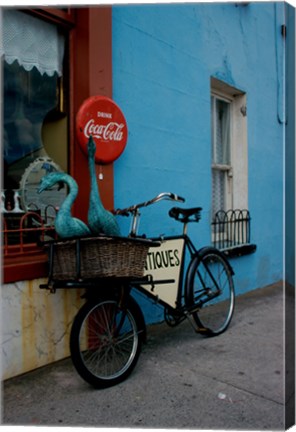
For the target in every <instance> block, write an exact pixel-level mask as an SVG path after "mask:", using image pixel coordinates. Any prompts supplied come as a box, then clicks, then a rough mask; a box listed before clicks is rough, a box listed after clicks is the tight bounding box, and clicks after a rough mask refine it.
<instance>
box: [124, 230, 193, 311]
mask: <svg viewBox="0 0 296 432" xmlns="http://www.w3.org/2000/svg"><path fill="white" fill-rule="evenodd" d="M178 239H183V240H184V250H183V254H182V260H181V263H180V270H179V284H178V288H177V297H176V307H175V308H174V307H172V306H171V305H169V304H168V303H166V302H165V301H164V300H162V299H160V298H159V297H158V296H156V295H155V294H153V289H154V287H155V286H156V285H160V284H168V283H172V282H174V281H175V280H174V279H160V280H154V279H153V278H151V277H149V276H148V280H146V281H145V280H136V281H132V282H131V285H132V286H133V287H135V288H136V289H138V290H139V291H140V292H141V293H143V294H144V295H146V296H147V297H148V298H150V299H152V300H154V301H155V302H156V303H159V304H160V305H162V306H163V307H165V308H168V309H169V310H171V311H175V312H176V311H180V312H181V311H185V308H184V302H182V298H183V297H184V294H185V287H186V286H187V284H188V280H189V279H188V277H189V271H190V266H191V263H192V262H193V258H194V256H196V257H197V256H198V250H197V249H196V248H195V246H194V244H193V243H192V241H191V240H190V238H189V237H188V235H187V234H182V235H178V236H169V237H160V238H153V239H151V240H154V241H170V240H178ZM156 250H157V248H156ZM186 251H187V253H186ZM188 252H189V258H190V261H189V264H188V267H187V271H186V276H185V279H184V269H185V261H186V257H187V256H188ZM143 285H150V286H151V291H152V292H149V291H148V290H146V289H145V288H143V287H142V286H143Z"/></svg>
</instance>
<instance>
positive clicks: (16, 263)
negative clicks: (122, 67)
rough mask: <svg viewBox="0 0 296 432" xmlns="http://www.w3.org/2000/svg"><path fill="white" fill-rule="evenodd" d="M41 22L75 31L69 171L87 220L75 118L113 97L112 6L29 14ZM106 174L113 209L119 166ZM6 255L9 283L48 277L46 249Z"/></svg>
mask: <svg viewBox="0 0 296 432" xmlns="http://www.w3.org/2000/svg"><path fill="white" fill-rule="evenodd" d="M26 12H29V13H32V14H34V15H35V16H38V17H39V18H42V19H46V20H47V21H51V22H54V23H56V24H58V25H60V26H62V27H64V28H66V29H68V31H69V42H70V43H69V50H70V52H69V56H70V64H69V71H70V76H69V83H70V92H69V93H70V101H69V105H70V111H69V150H68V151H69V171H70V174H71V175H72V176H73V177H74V178H75V179H76V181H77V183H78V185H79V195H78V197H77V200H76V202H75V203H74V208H73V213H74V215H75V216H76V217H79V218H81V219H82V220H84V221H85V220H86V216H87V210H88V200H89V190H90V184H89V176H88V164H87V158H86V157H85V155H84V154H83V153H82V150H81V149H80V146H79V145H78V142H77V139H76V137H75V117H76V114H77V112H78V110H79V107H80V105H81V104H82V102H83V101H84V100H85V99H87V98H88V97H89V96H93V95H104V96H108V97H112V6H108V5H107V6H96V7H91V8H77V9H76V8H67V9H56V8H39V9H26ZM102 41H103V43H102ZM99 171H101V172H102V173H103V181H101V182H100V193H101V196H102V200H103V203H104V205H105V207H106V208H108V209H112V208H113V206H114V202H113V196H114V195H113V164H110V165H106V166H103V167H97V174H99ZM3 248H4V252H3V254H2V260H3V270H4V271H3V282H4V283H9V282H15V281H19V280H29V279H36V278H39V277H44V276H46V275H47V255H46V252H45V250H44V249H43V248H42V247H38V246H37V245H35V244H29V245H26V246H25V247H24V248H18V249H15V250H14V251H13V249H12V247H10V246H8V249H7V250H5V245H4V244H3Z"/></svg>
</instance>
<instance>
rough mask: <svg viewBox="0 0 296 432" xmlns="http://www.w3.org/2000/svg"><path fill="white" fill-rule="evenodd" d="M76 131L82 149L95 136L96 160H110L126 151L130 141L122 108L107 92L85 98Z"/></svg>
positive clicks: (105, 161)
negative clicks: (106, 94) (103, 94)
mask: <svg viewBox="0 0 296 432" xmlns="http://www.w3.org/2000/svg"><path fill="white" fill-rule="evenodd" d="M76 133H77V137H78V141H79V144H80V146H81V148H82V150H83V151H84V152H85V153H86V154H87V143H88V140H89V137H90V136H92V137H93V139H94V141H95V143H96V153H95V161H96V162H98V163H101V164H108V163H111V162H113V161H114V160H116V159H117V158H118V157H119V156H120V155H121V153H122V152H123V150H124V148H125V146H126V142H127V124H126V120H125V118H124V115H123V113H122V111H121V109H120V108H119V107H118V105H116V103H115V102H114V101H113V100H112V99H109V98H107V97H106V96H91V97H89V98H88V99H86V100H85V101H84V102H83V104H82V105H81V107H80V108H79V111H78V113H77V116H76Z"/></svg>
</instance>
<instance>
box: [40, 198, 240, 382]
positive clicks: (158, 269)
mask: <svg viewBox="0 0 296 432" xmlns="http://www.w3.org/2000/svg"><path fill="white" fill-rule="evenodd" d="M161 200H170V201H175V202H184V201H185V200H184V198H181V197H179V196H177V195H175V194H173V193H161V194H159V195H158V196H156V197H155V198H153V199H152V200H149V201H146V202H143V203H140V204H136V205H133V206H131V207H128V208H125V209H118V210H116V211H115V212H114V213H115V214H117V215H125V216H129V215H131V216H132V222H131V229H130V233H129V237H130V238H134V239H137V238H139V236H138V226H139V219H140V216H141V213H140V209H141V208H144V207H147V206H150V205H152V204H155V203H156V202H159V201H161ZM201 210H202V209H201V208H200V207H195V208H187V209H185V208H181V207H173V208H171V209H170V210H169V216H170V217H172V218H174V219H175V220H176V221H179V222H181V223H182V224H183V232H182V234H180V235H177V236H168V237H166V236H161V237H159V238H153V239H151V241H152V242H153V247H151V248H150V249H149V250H148V254H147V259H146V265H145V270H144V276H143V277H142V278H133V277H132V276H131V277H130V278H129V277H128V278H124V279H120V278H119V279H116V278H106V279H98V280H94V281H88V284H85V282H84V281H83V280H82V281H81V282H80V283H81V285H80V286H84V287H87V288H89V289H87V290H86V293H85V295H84V297H85V298H86V300H87V301H86V303H85V304H84V305H83V306H82V308H81V309H80V310H79V311H78V313H77V315H76V317H75V318H74V321H73V325H72V328H71V334H70V352H71V358H72V362H73V364H74V366H75V368H76V370H77V372H78V374H79V375H80V376H81V377H82V378H83V379H84V380H85V381H86V382H88V383H89V384H91V385H92V386H94V387H96V388H105V387H109V386H112V385H115V384H118V383H120V382H122V381H123V380H124V379H126V378H127V377H128V376H129V375H130V373H131V372H132V370H133V369H134V367H135V366H136V364H137V361H138V358H139V355H140V352H141V347H142V343H143V342H144V341H145V340H146V325H145V321H144V317H143V313H142V311H141V309H140V307H139V305H138V303H137V302H136V301H135V299H134V298H133V297H132V295H131V290H132V289H133V288H136V289H137V290H139V291H140V292H142V293H143V294H144V295H145V296H148V297H149V298H151V299H153V300H154V301H156V302H157V303H159V304H161V305H162V306H163V307H164V319H165V321H166V323H167V324H168V325H169V326H176V325H178V324H180V323H181V322H182V321H183V320H184V319H186V318H187V319H188V320H189V322H190V323H191V325H192V326H193V328H194V329H195V331H196V332H198V333H201V334H202V335H204V336H217V335H220V334H221V333H223V332H225V330H226V329H227V328H228V326H229V324H230V322H231V319H232V316H233V312H234V303H235V292H234V283H233V275H234V272H233V269H232V267H231V265H230V263H229V262H228V260H227V258H226V257H225V255H224V254H223V252H221V251H219V250H218V249H216V248H214V247H211V246H208V247H203V248H201V249H199V250H197V249H196V248H195V246H194V244H193V242H192V241H191V239H190V238H189V236H188V234H187V228H188V223H191V222H198V221H199V220H200V217H201ZM156 245H157V247H155V246H156ZM188 254H189V256H188ZM187 256H188V257H189V263H188V265H186V262H185V261H186V257H187ZM98 284H99V285H100V289H99V290H98V289H96V290H93V289H90V288H92V287H95V286H97V285H98ZM70 285H71V283H70ZM72 286H77V283H73V284H72ZM44 287H45V286H43V288H44ZM47 288H48V286H47ZM191 318H192V319H191Z"/></svg>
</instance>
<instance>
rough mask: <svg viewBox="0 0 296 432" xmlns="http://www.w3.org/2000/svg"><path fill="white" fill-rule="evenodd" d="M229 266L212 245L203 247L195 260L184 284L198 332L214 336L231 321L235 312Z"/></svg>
mask: <svg viewBox="0 0 296 432" xmlns="http://www.w3.org/2000/svg"><path fill="white" fill-rule="evenodd" d="M232 273H233V272H232V269H231V267H230V265H229V263H228V262H227V260H226V258H225V257H224V256H223V254H222V253H221V252H219V251H218V250H217V249H215V248H210V247H209V248H205V249H203V250H202V251H201V252H200V253H199V255H198V256H197V257H196V258H195V259H194V261H193V263H192V266H191V270H190V276H189V284H188V286H187V307H188V309H189V310H191V311H192V316H193V319H194V321H195V323H196V325H197V326H198V328H199V331H200V333H202V334H205V335H206V336H216V335H219V334H221V333H223V332H224V331H225V330H226V329H227V327H228V326H229V324H230V321H231V319H232V316H233V311H234V301H235V294H234V284H233V279H232Z"/></svg>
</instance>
